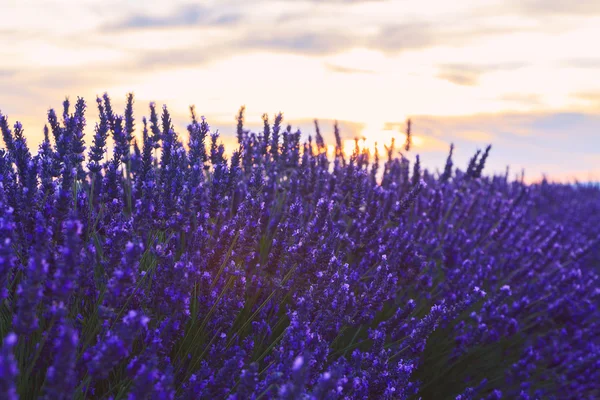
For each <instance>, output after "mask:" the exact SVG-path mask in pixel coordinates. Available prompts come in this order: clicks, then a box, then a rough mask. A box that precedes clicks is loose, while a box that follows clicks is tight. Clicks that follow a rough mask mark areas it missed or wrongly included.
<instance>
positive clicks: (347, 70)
mask: <svg viewBox="0 0 600 400" xmlns="http://www.w3.org/2000/svg"><path fill="white" fill-rule="evenodd" d="M325 68H327V69H328V70H329V71H331V72H337V73H340V74H374V73H375V71H372V70H369V69H360V68H351V67H343V66H341V65H334V64H329V63H325Z"/></svg>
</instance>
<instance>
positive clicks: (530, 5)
mask: <svg viewBox="0 0 600 400" xmlns="http://www.w3.org/2000/svg"><path fill="white" fill-rule="evenodd" d="M514 4H515V7H516V8H517V9H518V10H520V11H522V12H523V13H525V14H531V15H534V16H538V15H548V14H550V15H583V16H589V15H592V14H598V13H600V3H599V2H597V1H564V0H515V1H514Z"/></svg>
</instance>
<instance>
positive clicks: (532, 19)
mask: <svg viewBox="0 0 600 400" xmlns="http://www.w3.org/2000/svg"><path fill="white" fill-rule="evenodd" d="M0 10H1V11H0V19H1V20H2V23H1V24H0V110H1V111H2V113H4V114H6V115H8V117H9V120H10V122H13V123H14V122H15V121H17V120H19V121H21V122H22V123H23V125H24V127H25V132H26V136H27V138H28V142H29V144H30V146H37V144H38V143H39V142H40V141H41V138H42V129H43V125H44V123H45V116H46V113H47V110H48V109H49V108H56V109H61V104H62V101H63V99H64V98H65V96H68V97H69V98H70V99H72V100H75V99H76V98H77V96H81V97H83V98H84V99H86V100H87V101H88V104H89V107H88V114H87V119H88V127H89V129H88V130H87V133H88V137H90V136H91V134H92V133H93V122H94V121H95V120H96V118H97V114H96V109H95V108H94V106H95V101H94V100H95V98H96V95H101V94H102V93H104V92H108V94H109V95H110V96H111V98H113V100H114V103H115V106H116V108H117V109H119V108H120V109H122V107H123V106H124V101H125V96H126V94H127V93H128V92H133V93H134V94H135V99H136V107H135V110H136V114H137V118H138V121H139V120H140V119H141V116H142V115H148V103H149V102H150V101H155V102H156V103H157V104H167V106H168V107H169V110H170V112H171V113H172V115H173V116H174V122H175V126H176V130H178V132H179V133H180V134H181V136H184V137H185V126H186V124H187V123H188V121H189V111H188V107H189V106H190V105H192V104H193V105H195V106H196V110H197V112H198V114H200V115H204V116H205V117H206V118H207V119H208V122H209V123H210V125H211V126H212V127H213V128H214V129H217V128H218V129H219V131H220V132H221V134H222V135H223V141H224V143H225V144H226V146H230V147H233V146H234V141H233V135H234V132H235V120H234V116H235V114H236V113H237V111H238V109H239V107H240V106H241V105H245V106H246V120H247V124H248V126H249V127H251V128H254V129H256V130H258V129H260V126H261V116H262V114H263V113H268V114H269V115H270V116H271V118H273V116H274V115H275V114H276V113H277V112H283V114H284V121H286V122H287V123H289V124H291V125H292V127H293V128H294V129H296V128H300V129H301V130H302V132H303V133H304V134H305V136H306V135H308V134H314V130H313V123H312V121H313V119H315V118H317V119H319V121H320V125H321V130H322V131H323V132H324V133H325V134H326V135H327V136H326V139H327V140H329V141H330V142H332V141H333V133H332V132H333V121H334V120H338V121H340V126H341V129H342V134H343V136H344V138H345V139H348V140H352V139H353V138H355V137H365V138H366V139H365V144H366V145H367V146H373V145H374V143H375V142H377V143H378V146H379V147H380V148H382V147H383V145H384V144H387V143H389V141H390V140H391V137H396V140H397V141H399V142H401V141H402V140H403V138H404V136H403V135H404V134H403V132H404V129H405V126H406V122H405V121H406V119H407V118H411V120H412V122H413V124H412V126H413V131H412V132H413V134H414V136H415V141H414V143H415V146H414V148H413V149H412V150H411V152H410V153H409V154H408V156H409V158H410V157H414V155H415V154H419V155H420V157H421V162H422V164H423V165H424V166H426V167H427V168H429V169H430V170H433V171H435V170H436V169H439V170H441V169H443V164H444V160H445V158H446V155H447V152H448V148H449V145H450V143H454V144H455V146H456V150H455V164H458V166H461V167H463V168H464V167H466V164H467V162H468V159H469V158H470V156H471V155H472V154H473V153H474V152H475V151H476V150H477V149H480V148H483V147H485V146H486V145H487V144H492V146H493V147H492V152H491V155H490V158H489V162H488V164H487V165H488V171H489V172H497V173H504V171H505V170H506V167H507V166H510V171H511V174H520V173H521V170H522V169H524V170H525V176H526V179H527V180H529V181H537V180H539V179H541V178H542V176H544V175H546V176H548V178H549V179H551V180H556V181H564V182H572V181H574V180H575V179H577V180H580V181H590V180H593V181H600V48H599V47H598V42H597V38H599V37H600V1H579V2H566V1H563V0H505V1H493V0H457V1H446V0H419V1H408V0H364V1H360V0H321V1H317V0H293V1H290V0H288V1H273V0H252V1H248V0H213V1H193V2H192V1H182V0H170V1H156V0H144V1H140V0H124V1H116V0H102V1H99V0H79V1H77V2H73V1H63V0H0ZM595 38H596V39H595ZM139 125H141V123H139V122H138V126H139Z"/></svg>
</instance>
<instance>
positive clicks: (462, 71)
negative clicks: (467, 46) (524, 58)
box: [437, 63, 524, 86]
mask: <svg viewBox="0 0 600 400" xmlns="http://www.w3.org/2000/svg"><path fill="white" fill-rule="evenodd" d="M523 66H524V64H522V63H510V64H495V65H494V64H488V65H475V64H442V65H440V66H438V69H439V72H438V74H437V77H438V78H440V79H444V80H446V81H448V82H451V83H454V84H456V85H461V86H475V85H477V82H478V80H479V77H480V76H481V75H483V74H485V73H489V72H494V71H501V70H512V69H518V68H521V67H523Z"/></svg>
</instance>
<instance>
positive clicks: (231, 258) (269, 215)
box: [0, 94, 600, 400]
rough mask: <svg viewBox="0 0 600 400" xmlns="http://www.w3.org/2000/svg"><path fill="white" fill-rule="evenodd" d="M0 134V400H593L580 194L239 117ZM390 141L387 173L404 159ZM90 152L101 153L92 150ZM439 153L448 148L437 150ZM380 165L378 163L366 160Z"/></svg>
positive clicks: (127, 119) (67, 108) (584, 212)
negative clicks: (231, 121) (249, 126)
mask: <svg viewBox="0 0 600 400" xmlns="http://www.w3.org/2000/svg"><path fill="white" fill-rule="evenodd" d="M63 105H64V107H63V111H62V114H61V115H60V116H59V115H57V113H56V112H55V111H54V110H50V111H49V112H48V126H47V127H46V128H45V130H44V140H43V142H42V144H41V145H40V147H39V149H38V151H37V154H35V155H33V153H32V152H31V150H30V149H28V146H27V143H26V138H25V134H24V130H23V127H22V126H21V124H20V123H18V122H17V123H15V124H14V126H13V127H12V128H11V126H10V125H9V122H8V119H7V117H6V116H5V115H2V114H0V130H1V131H2V135H3V139H4V143H5V146H6V150H0V232H1V237H0V300H1V306H0V338H2V346H1V349H0V372H1V373H0V398H3V399H17V398H23V399H33V398H44V399H84V398H95V399H238V400H242V399H268V398H278V399H418V398H422V399H445V398H452V399H454V398H456V399H475V398H478V399H500V398H508V399H517V398H518V399H542V398H543V399H597V398H600V385H599V384H598V382H600V311H599V307H598V306H599V302H600V288H599V282H600V280H599V277H598V266H599V265H600V252H599V247H600V246H598V239H599V237H600V189H599V188H598V187H594V186H584V185H570V186H569V185H558V184H551V183H548V182H543V183H541V184H538V185H526V184H524V183H522V182H519V181H511V180H509V179H508V177H507V176H484V175H483V174H482V172H483V169H484V165H485V162H486V159H487V157H488V155H489V151H490V148H489V147H488V148H487V149H485V151H483V152H478V153H477V154H475V156H474V157H473V158H472V159H471V161H470V162H469V164H468V166H467V168H466V169H465V170H460V169H457V168H455V166H454V165H453V162H452V150H451V152H450V155H449V157H448V160H447V164H446V166H445V168H444V170H443V171H442V172H441V173H436V174H433V173H431V172H429V171H428V170H426V169H423V168H422V167H421V165H420V163H419V162H418V161H417V163H416V164H415V165H413V166H411V165H409V162H408V161H407V159H406V158H405V157H403V156H402V154H401V153H399V152H397V151H396V150H395V149H394V146H393V144H392V145H391V146H390V147H388V148H387V154H383V155H382V154H377V152H375V154H369V152H368V151H366V150H361V149H360V148H359V146H358V145H357V147H356V151H355V153H354V154H353V155H351V156H350V155H347V154H344V152H343V151H342V146H341V139H340V132H339V130H338V128H337V126H336V127H335V139H336V151H335V158H334V159H333V160H329V159H328V158H327V156H326V145H325V139H324V138H323V136H322V134H321V133H320V130H319V127H318V125H317V124H316V123H315V125H316V136H315V138H314V139H315V140H314V141H313V140H312V138H311V137H309V138H308V141H306V142H303V143H302V142H301V136H300V132H299V131H293V130H292V128H291V127H290V126H289V125H288V126H287V127H284V125H283V118H282V115H281V114H279V115H276V116H275V119H274V121H273V123H271V122H270V121H269V118H268V116H267V115H265V116H263V120H264V129H263V130H262V132H250V131H248V130H246V129H244V109H243V108H242V109H241V110H240V113H239V115H238V117H237V118H238V125H237V138H238V141H239V148H238V149H237V150H236V151H234V152H233V154H232V155H231V156H230V157H229V159H227V158H226V156H225V149H224V147H223V145H221V144H219V135H218V133H217V132H213V131H211V129H210V126H209V125H208V122H207V121H206V120H205V119H204V118H200V119H198V117H197V115H196V113H195V111H194V109H193V108H191V123H190V124H189V125H188V127H187V130H188V136H189V141H188V142H187V143H182V140H180V138H179V136H178V134H177V133H176V132H175V131H174V129H173V125H172V122H171V117H170V115H169V111H168V110H167V108H166V107H163V109H162V110H157V109H156V106H155V105H154V104H150V110H149V111H150V116H149V119H148V120H146V118H143V119H142V121H141V122H142V124H141V125H142V137H141V140H140V142H139V143H138V142H137V140H135V134H134V133H135V128H136V125H137V126H138V127H139V125H140V124H139V121H135V120H134V116H133V111H132V110H133V96H132V95H128V97H127V106H126V109H125V111H124V114H123V115H118V114H117V113H116V112H115V110H114V109H113V107H112V105H111V101H110V98H109V97H108V96H107V95H106V94H105V95H104V96H103V97H101V98H98V99H97V100H96V107H97V110H98V114H99V122H98V123H96V125H95V128H94V135H93V138H91V140H88V144H89V145H90V146H89V149H86V146H85V144H84V135H83V131H84V128H85V126H86V122H87V121H86V118H85V111H86V103H85V102H84V101H83V99H78V100H77V102H76V104H75V107H74V110H72V109H71V105H70V104H69V101H68V100H67V101H65V102H64V104H63ZM408 137H409V140H407V141H406V144H405V145H404V146H403V148H402V150H403V151H408V150H409V149H410V144H411V143H410V142H411V141H410V134H409V135H408ZM109 145H110V146H111V148H112V154H107V151H108V150H107V146H109ZM451 149H452V148H451ZM386 158H387V161H385V162H383V161H380V159H382V160H384V159H386Z"/></svg>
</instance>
